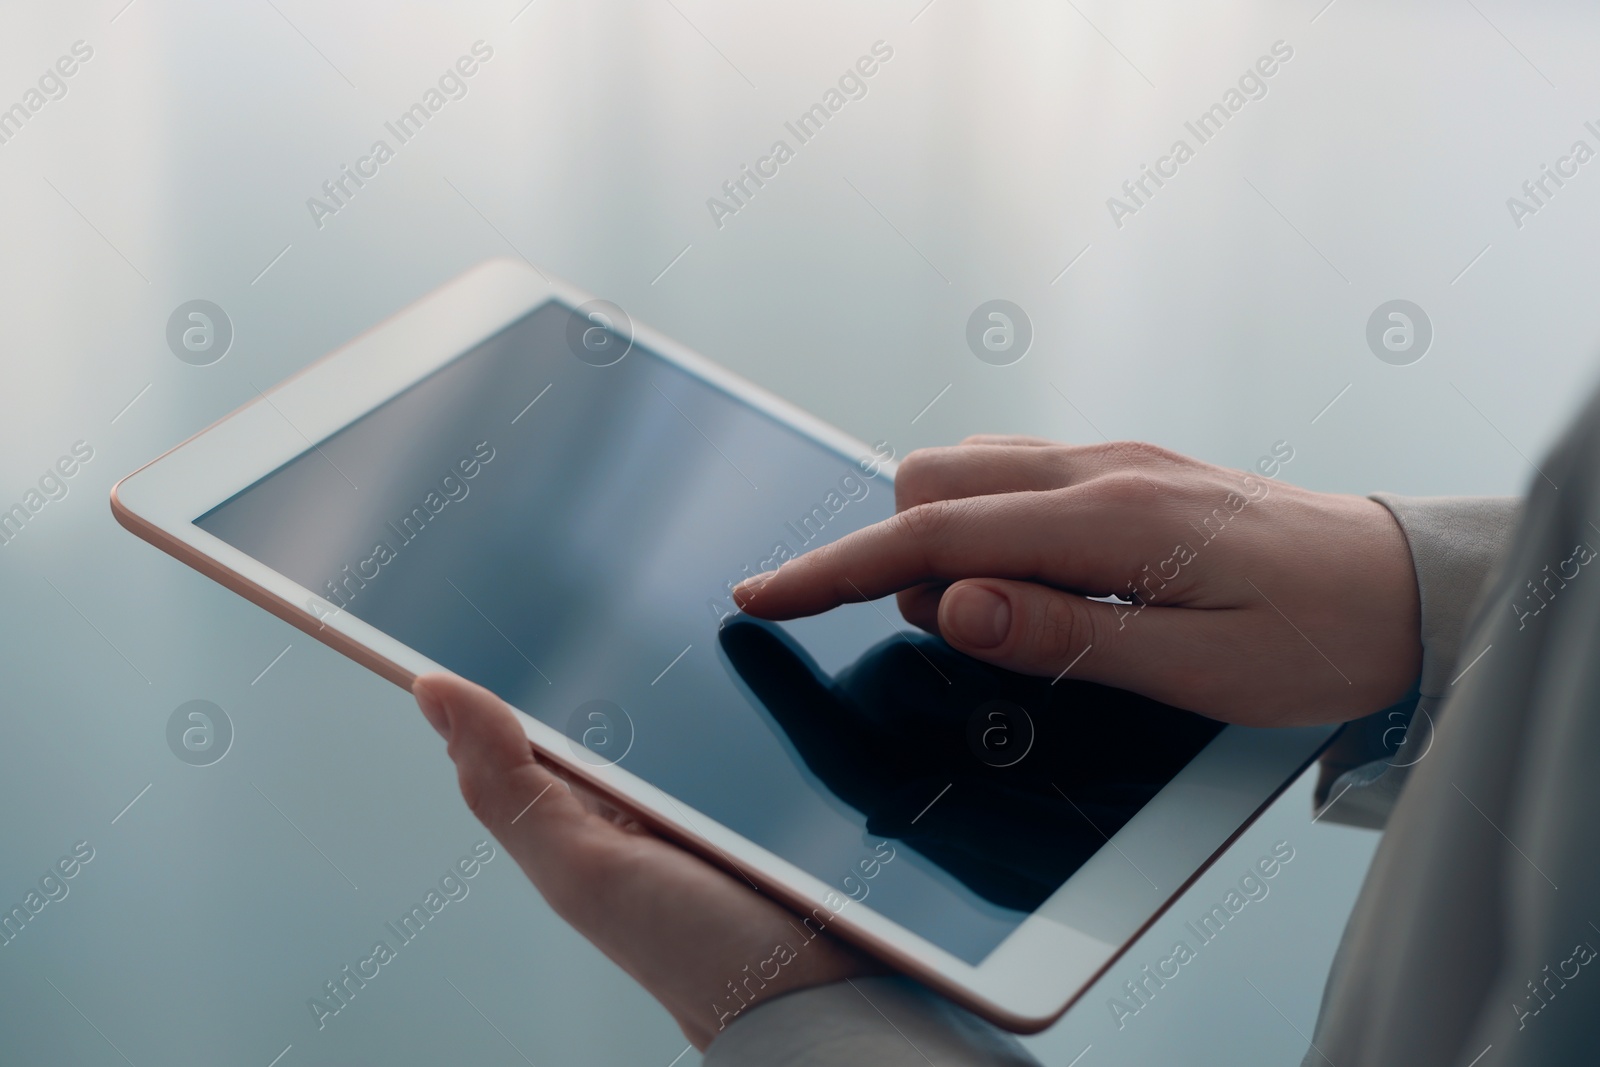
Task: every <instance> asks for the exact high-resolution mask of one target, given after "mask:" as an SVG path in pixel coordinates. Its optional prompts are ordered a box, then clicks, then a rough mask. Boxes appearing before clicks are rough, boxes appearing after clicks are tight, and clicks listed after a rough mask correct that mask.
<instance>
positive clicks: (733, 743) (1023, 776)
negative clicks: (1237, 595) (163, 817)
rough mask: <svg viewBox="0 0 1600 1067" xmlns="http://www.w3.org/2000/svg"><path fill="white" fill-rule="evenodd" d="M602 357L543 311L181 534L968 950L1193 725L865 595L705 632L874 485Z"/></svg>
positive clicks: (977, 956) (558, 309)
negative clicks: (813, 611)
mask: <svg viewBox="0 0 1600 1067" xmlns="http://www.w3.org/2000/svg"><path fill="white" fill-rule="evenodd" d="M586 331H587V332H586ZM586 342H587V343H586ZM607 346H610V347H609V348H608V347H607ZM624 347H626V341H625V340H624V339H623V338H621V337H618V336H615V335H613V334H609V333H605V332H604V331H601V330H600V329H599V328H598V327H596V326H594V324H593V323H592V322H590V321H589V320H587V319H582V318H578V317H577V315H576V313H575V312H573V311H571V310H569V309H568V308H566V307H564V306H563V305H560V304H558V303H554V302H552V303H548V304H545V305H544V306H542V307H541V308H539V309H537V310H536V311H534V312H532V313H530V314H529V315H528V316H526V317H525V318H523V319H522V320H520V321H519V322H517V323H515V324H514V325H512V326H510V327H508V328H507V329H505V330H504V331H502V332H501V333H499V334H498V335H496V336H495V337H493V338H491V339H490V340H488V341H486V342H484V343H483V344H481V345H479V346H477V347H476V348H474V349H472V350H471V351H469V352H467V353H465V354H464V355H462V356H461V357H459V358H458V359H456V360H454V361H452V362H451V363H450V364H448V365H446V366H445V367H444V368H442V369H441V370H439V371H437V372H436V373H434V374H432V375H431V376H429V377H428V378H426V379H425V380H423V381H422V382H420V383H418V384H417V385H415V386H413V387H412V388H410V389H408V390H406V391H405V392H403V393H401V394H400V395H398V396H396V397H395V398H393V399H392V400H390V401H389V402H387V403H386V404H384V405H383V406H381V407H379V408H377V409H375V410H374V411H372V412H370V413H369V414H367V415H365V416H364V417H362V418H361V419H359V420H358V421H356V422H354V423H352V424H351V425H350V426H348V427H346V428H345V429H343V430H341V431H340V432H338V433H336V434H334V435H333V436H332V437H329V438H328V439H326V440H324V441H321V442H319V443H318V444H317V446H316V447H315V448H314V449H309V450H308V451H306V452H305V453H304V454H302V455H300V456H299V457H297V458H295V459H294V460H292V461H290V462H289V463H287V464H285V465H284V466H283V467H281V468H279V469H278V470H276V471H274V472H273V473H272V474H270V475H268V476H267V477H265V478H263V479H262V480H261V481H259V482H257V483H256V484H254V485H252V486H251V487H249V488H248V489H246V490H244V491H243V492H241V493H239V494H237V495H236V496H234V497H233V498H232V499H230V500H228V501H227V502H225V503H223V504H221V505H220V506H218V507H216V508H214V509H213V510H211V511H210V512H208V513H207V514H205V515H203V516H201V517H200V518H198V519H197V520H196V523H197V525H199V526H200V527H202V528H203V529H205V530H207V531H209V532H211V533H212V534H215V535H216V536H217V537H219V538H221V539H222V540H224V541H226V542H228V543H229V544H232V545H234V546H236V547H237V548H239V549H241V550H242V551H244V552H246V553H247V554H249V555H250V556H252V557H253V558H255V559H257V560H260V561H261V562H263V563H265V564H267V565H269V566H271V567H272V568H273V569H275V570H277V571H279V572H281V573H283V574H285V575H287V576H289V577H290V578H292V579H294V580H295V581H297V582H299V583H300V584H302V585H304V586H305V587H307V588H308V589H311V590H314V591H316V592H317V593H318V594H319V595H320V596H321V597H322V598H323V600H322V603H321V604H320V605H318V610H319V611H322V612H323V613H328V612H332V611H349V612H350V613H352V614H353V615H355V616H357V617H359V618H361V619H363V620H365V621H367V622H369V623H371V624H372V625H374V626H376V627H377V628H379V629H380V630H383V631H384V632H385V633H388V634H390V635H392V636H394V637H395V638H397V639H399V640H400V641H402V642H404V643H405V644H407V645H409V646H411V647H412V648H415V649H417V650H418V651H420V652H422V653H424V654H425V655H427V656H428V657H430V658H431V659H433V660H435V661H437V662H439V663H441V664H443V665H445V666H446V667H448V668H450V669H451V670H454V671H456V672H457V673H459V674H462V675H464V676H466V677H468V678H471V679H473V680H474V681H477V682H479V683H481V684H483V685H485V686H487V687H489V688H490V689H493V690H494V691H495V692H497V693H499V694H500V695H501V696H502V697H504V698H505V699H506V700H507V701H509V702H510V703H512V704H514V705H515V706H517V707H519V708H521V709H522V710H524V711H526V712H527V713H529V714H530V715H533V716H535V717H536V718H538V719H540V720H541V721H543V722H546V723H548V724H550V725H551V726H554V727H555V728H557V729H558V730H561V731H563V732H564V733H565V734H566V735H567V736H568V738H569V739H571V742H570V743H571V745H572V749H573V752H574V754H575V755H577V756H578V757H579V758H583V759H587V760H589V761H590V762H600V761H602V760H609V761H614V762H617V763H619V764H620V765H621V766H623V767H625V768H626V769H628V770H629V771H632V772H633V773H635V774H637V775H639V776H640V777H641V778H643V779H645V780H646V781H648V782H650V783H652V784H654V785H655V786H657V787H659V788H660V789H662V790H664V791H665V792H666V793H668V794H670V795H671V796H672V797H673V798H676V800H677V801H678V802H680V803H681V804H687V805H691V806H693V807H694V808H696V809H698V810H700V811H702V812H704V813H706V814H707V815H709V816H710V817H712V818H714V819H716V820H717V821H719V822H721V823H722V824H723V825H725V826H728V827H730V828H732V829H733V830H735V831H737V832H739V833H741V834H743V835H744V836H746V837H747V838H749V839H750V840H752V841H754V842H756V843H758V844H760V845H762V846H764V847H766V848H768V849H770V850H772V851H773V852H775V853H777V854H779V855H781V856H783V857H785V858H786V859H788V860H789V861H791V862H792V863H794V864H796V865H797V866H799V867H801V868H802V869H804V870H806V871H808V872H810V873H811V874H813V875H815V876H816V877H818V878H820V879H821V880H822V881H824V882H826V883H828V884H829V885H830V886H832V887H834V889H835V890H836V891H837V892H838V894H839V899H841V900H842V899H844V898H849V899H850V900H854V901H864V902H867V903H869V904H870V906H871V907H873V908H875V909H877V910H878V911H879V912H881V913H882V914H884V915H885V916H887V917H889V918H890V919H893V920H895V921H896V922H899V923H900V924H902V925H904V926H906V927H907V928H909V929H911V930H913V931H915V932H916V933H918V934H920V935H921V936H923V937H925V938H927V939H928V940H929V941H931V942H933V943H934V944H936V945H939V946H941V947H942V948H944V949H946V950H948V951H949V952H951V953H953V954H954V955H956V956H957V957H959V958H961V959H963V960H966V961H968V962H971V963H977V962H979V961H981V960H982V958H983V957H984V956H985V955H987V954H988V952H989V951H990V950H991V949H993V948H994V947H995V946H996V945H997V944H999V943H1000V941H1002V940H1003V939H1004V938H1005V937H1006V935H1007V934H1008V933H1010V931H1011V930H1012V929H1013V928H1014V927H1015V926H1016V925H1017V924H1018V923H1019V922H1021V921H1022V919H1024V918H1025V917H1026V915H1027V913H1028V912H1029V911H1031V910H1032V909H1033V908H1034V907H1036V906H1037V905H1038V904H1039V903H1040V902H1041V901H1043V899H1044V898H1045V897H1047V896H1048V895H1049V894H1050V892H1052V891H1053V890H1054V889H1055V888H1056V887H1058V886H1059V885H1060V884H1061V882H1063V881H1064V880H1065V879H1066V878H1067V877H1068V876H1070V874H1071V873H1072V872H1073V871H1074V870H1076V869H1077V867H1078V866H1079V865H1080V864H1081V863H1082V862H1083V861H1084V860H1085V859H1086V858H1087V857H1088V856H1089V855H1091V854H1092V853H1093V852H1094V851H1095V850H1096V849H1098V848H1099V847H1100V846H1101V844H1102V843H1103V842H1104V840H1105V836H1106V835H1109V834H1111V833H1114V832H1115V831H1116V829H1118V828H1119V827H1120V826H1121V825H1122V824H1123V823H1125V822H1126V821H1127V819H1128V818H1130V817H1131V816H1132V814H1133V813H1134V812H1135V811H1137V810H1138V808H1139V807H1140V806H1142V805H1143V804H1144V803H1145V802H1146V801H1147V800H1148V799H1149V798H1150V797H1151V796H1153V795H1154V793H1155V792H1156V791H1158V790H1159V789H1160V788H1161V787H1162V785H1164V784H1165V783H1166V782H1167V781H1168V780H1170V778H1171V777H1172V776H1173V775H1174V774H1175V773H1176V772H1177V771H1178V769H1180V768H1181V767H1182V766H1183V765H1184V764H1185V763H1186V762H1187V761H1188V760H1189V759H1190V758H1191V757H1192V756H1193V755H1194V753H1195V752H1197V751H1198V750H1199V748H1200V747H1202V746H1203V745H1204V744H1205V743H1206V742H1207V741H1208V740H1209V739H1210V737H1211V736H1212V735H1213V734H1214V733H1215V732H1216V730H1217V727H1216V726H1215V725H1214V724H1212V723H1210V722H1208V721H1206V720H1201V719H1198V718H1196V717H1194V716H1190V715H1187V714H1186V713H1183V712H1176V711H1173V710H1171V709H1168V708H1164V707H1161V706H1160V705H1155V704H1152V703H1150V702H1148V701H1144V700H1142V699H1140V698H1137V697H1133V696H1131V695H1129V694H1125V693H1119V692H1115V691H1112V690H1105V689H1100V688H1099V687H1095V686H1089V685H1084V684H1077V683H1071V682H1062V683H1061V684H1059V685H1056V686H1053V687H1052V686H1050V685H1049V684H1048V682H1042V681H1038V680H1033V679H1024V678H1020V677H1017V676H1014V675H1009V674H1004V673H1002V672H998V671H994V670H992V669H989V668H986V667H984V666H982V665H980V664H977V663H975V662H973V661H971V660H968V659H966V658H965V657H962V656H960V655H958V654H956V653H954V652H952V651H951V650H950V649H949V648H948V647H947V646H945V645H943V644H942V643H941V642H939V641H937V640H936V639H933V638H929V637H927V636H925V635H914V634H911V633H907V632H903V631H905V629H906V628H905V627H904V624H903V623H902V622H901V620H900V618H899V615H898V613H897V611H896V610H895V607H894V602H893V600H892V599H889V600H885V601H880V602H877V603H872V604H858V605H850V606H846V607H842V608H839V609H836V610H834V611H832V612H829V613H827V614H826V615H823V616H820V617H818V618H814V619H806V620H800V621H797V622H793V623H785V624H783V625H782V626H781V627H779V626H771V625H767V624H757V623H753V622H751V621H749V620H748V619H747V618H746V617H744V616H735V615H733V605H732V602H731V601H730V600H729V599H728V594H729V589H730V586H731V584H732V583H734V582H737V581H738V580H739V579H741V578H742V577H744V576H745V575H747V574H751V573H755V572H756V571H759V570H762V569H765V568H767V567H770V566H773V565H775V564H776V562H778V561H781V559H783V558H785V557H786V556H787V555H792V554H795V553H798V552H801V551H804V550H806V549H810V548H814V547H816V546H817V545H819V544H823V543H825V542H828V541H831V540H834V539H835V538H837V537H839V536H840V535H842V534H844V533H846V532H848V531H850V530H854V529H858V528H860V527H862V526H865V525H868V524H870V523H872V522H875V521H877V520H879V519H882V518H885V517H886V516H888V515H890V514H891V513H892V512H893V490H892V486H891V485H890V484H889V482H888V479H887V477H886V476H885V475H884V474H882V473H881V472H880V471H879V463H878V461H877V460H876V459H875V457H874V456H870V455H869V456H866V457H857V456H845V455H841V454H839V453H837V452H834V451H832V450H830V449H829V448H827V447H824V446H823V445H820V444H818V443H817V442H815V441H813V440H811V439H809V438H807V437H805V436H803V435H802V434H800V433H798V432H796V431H794V430H792V429H790V428H788V427H786V426H785V425H783V424H782V423H779V422H777V421H775V420H773V419H772V418H770V417H768V416H766V415H763V414H761V413H760V412H758V411H756V410H754V409H753V408H751V407H749V406H747V405H746V404H744V403H742V402H741V401H739V400H737V399H735V398H733V397H731V396H730V395H728V394H726V393H724V392H722V391H721V390H719V389H717V388H715V387H712V386H710V385H707V384H706V383H705V382H703V381H701V380H700V379H698V378H696V377H694V376H693V375H691V374H688V373H686V372H685V371H683V370H680V369H679V368H677V367H676V366H674V365H673V364H671V363H669V362H667V361H666V360H664V359H662V358H660V357H658V356H656V355H654V354H653V353H651V352H649V351H646V350H644V349H642V348H640V347H638V346H634V347H632V348H631V350H630V351H628V352H627V353H626V355H625V356H624V357H623V358H621V359H620V360H619V361H617V362H615V363H611V364H610V365H607V366H598V365H596V364H597V363H601V362H606V361H607V360H608V359H609V358H611V356H613V355H615V354H616V353H618V352H621V351H622V349H623V348H624ZM597 352H598V353H599V356H598V357H597V354H596V353H597ZM575 353H577V354H575ZM578 354H582V355H583V356H584V358H581V359H580V358H579V355H578ZM886 454H887V448H884V449H882V450H881V455H886ZM881 455H880V456H879V457H878V458H880V459H881ZM666 810H669V811H670V810H671V809H670V808H667V809H666ZM851 906H854V905H849V904H847V905H845V907H851Z"/></svg>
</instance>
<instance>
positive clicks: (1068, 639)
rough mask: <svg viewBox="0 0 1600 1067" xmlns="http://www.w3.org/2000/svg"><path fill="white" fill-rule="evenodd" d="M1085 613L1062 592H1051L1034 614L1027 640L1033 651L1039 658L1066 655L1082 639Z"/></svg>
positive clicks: (1078, 644)
mask: <svg viewBox="0 0 1600 1067" xmlns="http://www.w3.org/2000/svg"><path fill="white" fill-rule="evenodd" d="M1086 628H1087V626H1086V620H1085V617H1084V613H1082V612H1080V611H1078V610H1077V606H1076V605H1075V604H1074V603H1073V602H1072V600H1071V598H1070V597H1069V596H1068V595H1067V594H1065V593H1052V594H1051V595H1048V596H1046V597H1044V598H1043V599H1042V603H1041V604H1040V605H1039V609H1038V611H1037V612H1036V613H1035V616H1034V619H1033V623H1032V626H1031V627H1030V629H1031V631H1032V632H1031V633H1030V635H1029V641H1030V643H1031V645H1032V646H1033V647H1032V651H1033V652H1034V653H1036V654H1038V655H1039V656H1041V657H1046V656H1048V657H1057V656H1062V655H1067V654H1070V653H1072V652H1074V651H1075V650H1076V649H1078V648H1079V647H1081V646H1082V645H1083V644H1084V642H1085V637H1084V631H1085V630H1086Z"/></svg>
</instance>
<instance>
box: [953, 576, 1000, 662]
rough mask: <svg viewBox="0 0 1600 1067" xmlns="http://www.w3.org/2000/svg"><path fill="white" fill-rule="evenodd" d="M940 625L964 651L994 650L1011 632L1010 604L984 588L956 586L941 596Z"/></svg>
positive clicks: (981, 586) (997, 594)
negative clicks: (976, 649)
mask: <svg viewBox="0 0 1600 1067" xmlns="http://www.w3.org/2000/svg"><path fill="white" fill-rule="evenodd" d="M940 623H941V625H942V626H943V627H944V628H946V629H948V630H949V631H950V633H949V634H948V635H947V636H949V637H953V638H954V639H955V641H956V643H957V644H959V645H965V646H966V647H967V648H995V647H996V646H998V645H999V644H1000V643H1001V642H1002V641H1004V640H1005V639H1006V634H1008V633H1010V632H1011V601H1009V600H1007V599H1006V598H1005V597H1003V596H1001V595H1000V594H999V593H996V592H995V591H994V590H993V589H990V588H989V587H987V586H983V585H958V586H956V587H955V588H953V589H951V590H950V591H949V592H947V593H945V595H944V610H943V611H941V612H940Z"/></svg>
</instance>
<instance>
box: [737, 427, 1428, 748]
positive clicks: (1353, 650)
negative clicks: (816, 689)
mask: <svg viewBox="0 0 1600 1067" xmlns="http://www.w3.org/2000/svg"><path fill="white" fill-rule="evenodd" d="M1280 458H1281V457H1280ZM895 500H896V505H897V514H896V515H895V516H894V518H892V519H889V520H887V521H885V522H882V523H879V524H877V525H876V526H872V527H869V528H867V529H865V530H860V531H858V532H856V533H852V534H849V535H847V536H845V537H843V538H840V539H839V540H838V541H836V542H834V543H832V544H829V545H826V546H824V547H822V548H819V549H817V550H815V551H813V552H810V553H807V554H806V555H804V556H801V557H800V558H798V559H794V560H790V561H789V562H787V563H785V564H784V565H783V566H781V567H780V568H779V569H778V570H776V571H771V572H768V573H767V574H764V575H758V576H756V577H754V578H751V579H749V580H748V581H746V582H744V583H742V584H741V585H740V586H739V587H738V588H737V589H735V591H734V597H735V599H736V601H737V602H738V604H739V606H740V607H741V608H742V609H743V610H744V611H746V612H748V613H749V614H751V615H755V616H758V617H761V618H766V619H790V618H795V617H797V616H801V615H814V614H816V613H818V612H821V611H826V610H828V609H829V608H831V607H834V606H835V605H838V604H843V603H848V602H852V601H860V600H872V599H876V598H878V597H881V596H885V595H887V594H889V593H896V594H898V596H899V602H900V611H901V613H902V614H903V615H904V616H905V617H906V619H907V620H908V621H909V622H911V623H913V624H914V625H916V626H920V627H922V628H923V629H925V630H928V631H931V632H933V633H937V634H939V635H940V636H942V637H943V638H944V639H945V640H946V641H948V642H949V643H950V644H951V645H953V646H954V647H955V648H957V649H959V650H961V651H962V652H965V653H967V654H968V655H971V656H974V657H976V658H978V659H982V660H985V661H987V662H989V663H993V664H995V665H997V666H1000V667H1005V668H1009V669H1011V670H1015V671H1020V672H1023V673H1027V674H1034V675H1041V676H1045V677H1056V676H1058V675H1060V674H1062V673H1063V672H1065V671H1067V670H1069V669H1070V671H1071V675H1072V677H1074V678H1084V679H1088V680H1090V681H1094V682H1101V683H1104V684H1107V685H1113V686H1118V687H1120V688H1123V689H1129V690H1132V691H1134V692H1137V693H1141V694H1144V695H1145V696H1149V697H1153V698H1155V699H1157V700H1160V701H1162V702H1164V703H1167V704H1172V705H1175V706H1177V707H1180V708H1186V709H1188V710H1191V711H1196V712H1200V713H1202V714H1205V715H1210V716H1212V717H1214V718H1218V719H1222V720H1225V721H1228V722H1237V723H1245V724H1249V725H1256V726H1269V725H1270V726H1279V725H1293V724H1304V723H1317V722H1335V721H1342V720H1347V719H1353V718H1357V717H1359V716H1362V715H1366V714H1370V713H1372V712H1374V711H1379V710H1381V709H1383V708H1385V707H1387V706H1389V705H1390V704H1393V703H1395V702H1397V701H1399V700H1400V699H1402V698H1403V697H1404V696H1405V694H1406V693H1407V691H1408V690H1409V689H1410V687H1411V685H1412V684H1413V683H1414V682H1415V680H1416V678H1417V675H1418V672H1419V671H1420V669H1421V662H1422V644H1421V634H1420V627H1421V622H1420V607H1419V602H1418V594H1417V583H1416V575H1415V572H1414V570H1413V567H1412V563H1411V554H1410V551H1409V549H1408V547H1407V545H1406V541H1405V536H1404V534H1402V533H1401V531H1400V528H1399V526H1398V525H1397V524H1396V523H1395V521H1394V519H1393V517H1392V516H1390V514H1389V512H1388V510H1387V509H1386V508H1384V507H1383V506H1382V505H1381V504H1378V503H1376V502H1374V501H1371V500H1367V499H1365V498H1362V497H1354V496H1338V495H1333V494H1328V493H1313V492H1310V491H1308V490H1305V489H1299V488H1296V487H1295V486H1292V485H1286V484H1284V483H1281V482H1276V481H1273V480H1271V479H1270V478H1264V477H1261V476H1259V475H1254V474H1248V473H1244V472H1241V471H1234V470H1228V469H1225V468H1222V467H1214V466H1211V465H1210V464H1207V463H1201V462H1199V461H1198V460H1193V459H1189V458H1187V457H1185V456H1181V455H1177V454H1176V453H1172V452H1168V451H1166V450H1165V449H1161V448H1157V447H1155V446H1152V445H1145V444H1139V443H1118V444H1107V445H1093V446H1086V447H1085V446H1068V445H1059V444H1054V443H1052V442H1049V441H1045V440H1041V439H1039V438H1027V437H972V438H968V439H967V440H966V441H964V442H963V443H962V444H961V445H959V446H956V447H953V448H930V449H922V450H920V451H917V452H913V453H911V454H910V455H909V456H907V457H906V459H905V461H904V462H903V463H901V465H900V469H899V473H898V474H896V476H895ZM1108 594H1116V595H1117V596H1120V597H1122V598H1124V599H1126V600H1130V601H1132V603H1131V604H1116V603H1106V602H1099V601H1095V600H1091V599H1088V598H1089V597H1097V596H1106V595H1108Z"/></svg>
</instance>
